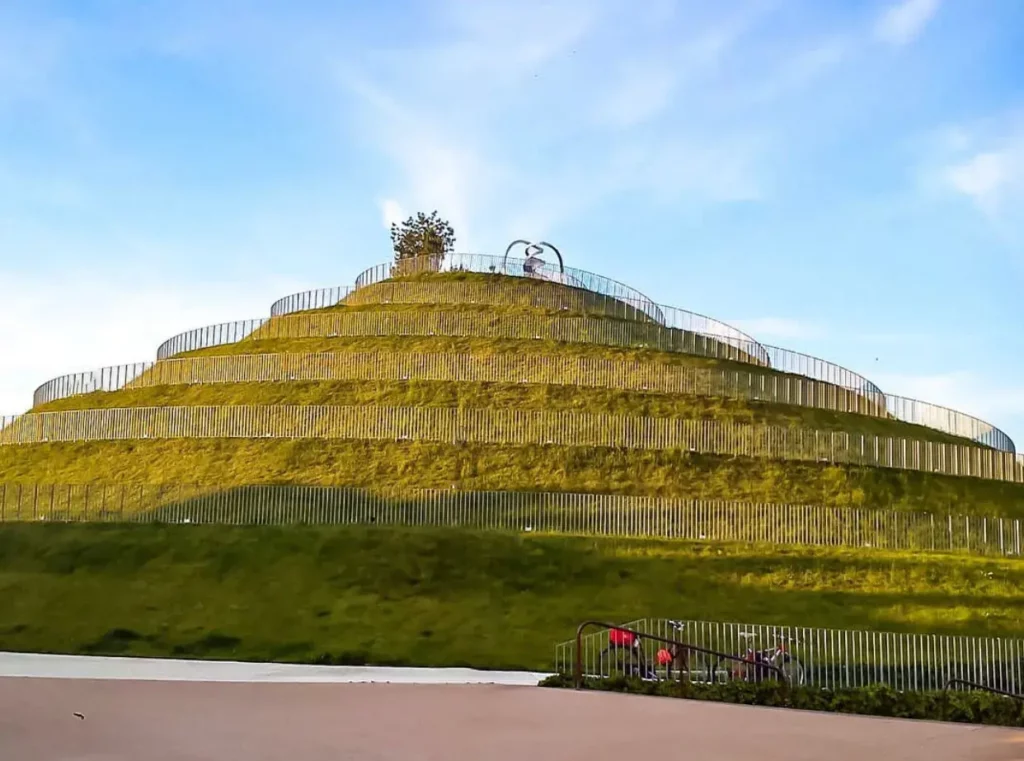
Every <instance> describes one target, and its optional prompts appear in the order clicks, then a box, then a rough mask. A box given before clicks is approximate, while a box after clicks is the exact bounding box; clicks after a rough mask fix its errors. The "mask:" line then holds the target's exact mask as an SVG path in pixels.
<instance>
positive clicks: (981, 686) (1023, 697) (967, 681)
mask: <svg viewBox="0 0 1024 761" xmlns="http://www.w3.org/2000/svg"><path fill="white" fill-rule="evenodd" d="M954 684H961V685H963V686H964V687H973V688H974V689H976V690H984V691H985V692H991V693H993V694H995V695H1002V696H1003V697H1006V698H1014V699H1015V700H1020V701H1024V695H1019V694H1017V693H1016V692H1007V691H1006V690H1000V689H999V688H997V687H989V686H988V685H987V684H982V683H981V682H972V681H971V680H970V679H950V680H949V681H948V682H946V686H945V687H943V688H942V691H943V692H949V688H950V687H952V686H953V685H954Z"/></svg>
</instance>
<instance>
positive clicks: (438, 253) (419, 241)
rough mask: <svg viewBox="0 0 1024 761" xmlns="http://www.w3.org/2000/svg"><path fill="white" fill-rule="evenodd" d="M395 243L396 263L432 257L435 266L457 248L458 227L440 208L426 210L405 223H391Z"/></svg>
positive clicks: (431, 261)
mask: <svg viewBox="0 0 1024 761" xmlns="http://www.w3.org/2000/svg"><path fill="white" fill-rule="evenodd" d="M391 244H392V245H393V246H394V249H395V264H398V263H399V262H401V261H403V260H405V259H412V258H414V257H419V256H426V257H430V258H429V259H428V260H426V261H429V262H430V265H429V266H430V268H431V269H437V268H440V266H441V261H442V260H443V259H444V257H445V255H446V254H450V253H451V252H452V251H454V250H455V230H453V229H452V226H451V225H450V224H449V223H448V221H447V220H444V219H441V217H440V216H438V213H437V212H436V211H432V212H431V213H430V216H427V215H426V214H424V213H423V212H422V211H421V212H419V213H418V214H417V215H416V216H415V217H409V218H408V219H407V220H405V221H404V222H403V223H402V224H401V225H399V224H397V223H395V222H392V223H391Z"/></svg>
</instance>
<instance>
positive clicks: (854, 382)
mask: <svg viewBox="0 0 1024 761" xmlns="http://www.w3.org/2000/svg"><path fill="white" fill-rule="evenodd" d="M414 261H415V260H414ZM501 262H502V260H501V257H494V256H483V255H457V256H455V257H453V258H452V259H451V260H449V261H448V262H446V264H445V265H442V267H441V268H439V267H438V266H437V265H436V264H435V263H434V262H433V261H430V262H428V265H429V266H426V267H420V266H419V265H410V264H409V263H408V262H407V263H404V264H403V268H404V269H405V270H406V271H408V270H409V269H410V268H418V269H417V271H424V272H431V271H443V267H444V266H447V267H448V271H451V270H453V269H454V270H457V269H459V268H462V269H464V270H469V271H474V272H475V271H484V272H489V271H490V267H491V266H492V265H493V266H494V267H495V269H496V270H497V269H498V268H500V266H501ZM522 262H523V260H510V264H509V266H508V267H507V268H506V270H509V269H512V268H514V267H519V268H521V267H522ZM394 268H395V265H394V264H393V263H389V264H382V265H378V266H376V267H373V268H370V269H368V270H366V271H365V272H363V273H362V274H361V275H360V276H359V278H358V279H357V285H356V288H348V287H336V288H323V289H318V290H314V291H306V292H303V293H298V294H292V295H291V296H286V297H285V298H282V299H279V300H278V301H277V302H275V304H274V306H273V307H272V309H271V311H272V314H274V315H275V316H283V315H287V314H291V313H294V312H299V311H306V310H309V309H317V308H323V307H329V306H332V305H334V304H337V303H338V302H340V301H341V300H342V299H344V298H345V297H346V296H348V295H350V294H351V293H352V292H353V291H355V290H358V289H359V288H361V287H365V286H367V285H373V284H375V283H378V282H381V281H383V280H387V279H389V278H390V277H391V276H392V274H393V271H394ZM551 272H552V273H554V272H555V271H554V270H553V269H552V270H551ZM505 274H514V273H512V272H506V273H505ZM566 277H567V278H574V279H575V280H574V282H573V284H574V285H578V284H580V283H591V284H593V285H594V287H597V288H601V289H603V291H605V292H606V293H600V292H597V291H595V293H599V295H602V296H607V297H608V298H610V299H615V300H617V301H620V302H623V303H624V304H626V305H628V306H629V308H631V309H633V308H635V309H639V310H641V311H644V312H645V313H646V314H648V315H652V313H653V314H656V315H659V324H660V325H662V326H664V327H667V328H675V329H681V330H686V331H689V332H692V333H696V334H701V335H707V336H711V337H713V338H715V339H716V340H722V341H724V342H726V343H728V344H729V345H731V346H733V347H735V348H736V349H738V350H739V351H740V352H741V353H742V354H746V355H748V357H749V358H750V359H753V360H754V361H753V364H765V365H769V366H770V367H771V368H772V369H773V370H775V371H778V372H782V373H789V374H793V375H798V376H802V377H805V378H810V379H813V380H816V381H820V382H823V383H828V384H832V385H835V386H838V387H839V388H842V389H846V390H849V391H853V392H855V393H857V394H860V395H861V396H863V397H864V398H865V399H866V400H867V401H868V402H869V404H868V408H869V409H871V408H873V407H877V408H878V410H879V412H878V413H875V412H874V410H872V412H869V413H868V414H881V411H883V410H884V411H885V412H886V413H887V414H888V415H889V416H891V417H892V418H894V419H896V420H900V421H901V422H905V423H911V424H915V425H922V426H925V427H928V428H932V429H934V430H939V431H942V432H944V433H949V434H951V435H955V436H962V437H965V438H969V439H971V440H973V441H976V442H978V443H980V444H983V445H985V446H989V447H992V448H994V449H998V450H1001V451H1006V452H1015V451H1016V448H1015V446H1014V443H1013V440H1012V439H1011V438H1010V437H1009V436H1008V435H1007V434H1006V433H1004V432H1003V431H1001V430H1000V429H999V428H997V427H995V426H993V425H992V424H990V423H988V422H986V421H984V420H981V419H979V418H976V417H973V416H971V415H967V414H965V413H963V412H958V411H956V410H952V409H949V408H947V407H943V406H941V405H935V404H930V403H928V402H922V401H920V400H916V399H909V398H905V397H900V396H895V395H891V394H885V393H883V392H882V390H881V389H880V388H878V386H876V385H875V384H874V383H872V382H871V381H870V380H868V379H867V378H865V377H864V376H863V375H860V374H859V373H855V372H853V371H852V370H849V369H847V368H844V367H842V366H840V365H836V364H834V363H832V362H827V361H826V360H823V359H819V358H817V357H812V356H810V355H807V354H802V353H800V352H794V351H790V350H788V349H783V348H780V347H775V346H766V345H763V344H760V343H758V342H756V341H754V340H753V339H752V338H749V337H745V338H744V339H740V338H739V337H738V335H743V336H745V334H741V333H740V332H739V331H736V330H735V329H734V328H731V327H730V326H728V325H726V324H725V323H721V322H719V321H717V320H712V319H711V318H704V317H703V316H702V315H697V314H695V313H693V312H688V311H686V310H680V309H676V308H674V307H669V306H663V305H657V304H654V303H653V302H652V301H651V300H650V299H648V298H647V297H646V296H643V295H642V294H639V292H637V291H635V290H633V289H631V288H629V287H628V286H624V285H622V284H621V283H618V282H617V281H614V280H611V279H609V278H604V277H602V276H600V275H594V274H593V273H588V272H584V271H583V270H572V269H569V270H567V275H566ZM579 287H584V286H583V285H580V286H579ZM702 320H708V322H707V323H705V322H702ZM270 321H271V320H270V319H267V318H260V319H254V320H240V321H236V322H229V323H221V324H219V325H212V326H207V327H203V328H197V329H195V330H191V331H187V332H185V333H181V334H179V335H177V336H174V337H173V338H170V339H168V340H167V341H165V342H164V343H163V344H162V345H161V346H160V348H159V349H158V350H157V359H158V360H165V359H167V358H169V357H172V356H174V355H177V354H181V353H183V352H188V351H195V350H198V349H204V348H209V347H213V346H222V345H226V344H231V343H236V342H238V341H241V340H242V339H244V338H247V337H249V336H251V335H252V334H253V333H254V332H255V331H257V330H258V329H259V328H261V327H262V326H264V325H266V324H267V323H268V322H270ZM730 331H733V333H732V334H730V335H721V333H730ZM735 358H736V359H738V360H739V361H749V360H747V359H746V358H743V357H742V356H737V357H735ZM757 359H761V362H758V361H757ZM136 366H137V365H123V366H119V367H116V368H104V369H102V370H97V371H91V372H86V373H75V374H72V375H67V376H62V377H60V378H55V379H53V380H51V381H49V382H47V383H45V384H43V386H41V387H40V388H39V389H37V391H36V398H37V401H36V404H40V403H45V402H49V401H54V400H56V399H59V398H64V397H66V396H71V395H75V394H81V393H89V392H90V391H100V390H103V391H112V390H116V389H117V388H121V387H123V385H124V384H125V383H127V382H128V381H129V380H131V379H132V378H134V377H136V375H131V377H130V378H129V377H128V375H125V373H128V374H129V375H130V374H132V373H137V372H143V371H141V370H140V371H135V370H130V369H127V368H132V367H136ZM126 379H127V380H126ZM38 400H41V401H38Z"/></svg>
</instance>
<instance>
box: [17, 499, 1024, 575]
mask: <svg viewBox="0 0 1024 761" xmlns="http://www.w3.org/2000/svg"><path fill="white" fill-rule="evenodd" d="M4 520H6V521H38V520H45V521H128V522H142V523H148V522H153V521H164V522H169V523H183V522H189V523H197V524H200V523H213V524H237V525H289V524H298V523H303V524H312V525H334V524H338V525H344V524H368V523H379V524H388V525H390V524H394V525H404V526H433V527H447V528H453V527H461V528H468V529H481V530H495V531H514V532H536V533H554V534H567V535H575V536H600V537H618V538H632V539H663V540H679V541H706V542H739V543H745V544H766V545H776V546H807V547H850V548H860V549H864V548H866V549H871V550H890V551H891V550H898V551H925V552H927V551H936V552H963V553H970V554H974V555H989V556H1004V557H1005V556H1015V557H1019V556H1020V555H1021V554H1022V553H1024V525H1022V521H1021V520H1019V519H1011V518H993V517H985V516H974V515H952V514H946V515H944V514H941V513H926V512H919V511H916V512H911V511H900V510H891V509H867V508H854V507H825V506H818V505H786V504H761V503H748V502H730V501H722V500H694V499H673V498H659V497H626V496H616V495H609V494H574V493H564V492H502V491H483V492H475V491H458V490H452V489H414V490H390V491H389V490H384V491H370V490H366V489H358V488H349V487H338V486H299V485H295V486H286V485H248V486H237V485H215V484H213V485H211V484H139V483H116V484H103V483H86V484H21V483H0V521H4Z"/></svg>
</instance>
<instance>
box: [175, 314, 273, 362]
mask: <svg viewBox="0 0 1024 761" xmlns="http://www.w3.org/2000/svg"><path fill="white" fill-rule="evenodd" d="M268 322H270V318H267V317H259V318H256V319H254V320H235V321H234V322H222V323H219V324H217V325H207V326H206V327H202V328H195V329H193V330H187V331H185V332H184V333H179V334H178V335H176V336H173V337H172V338H168V339H167V340H166V341H164V342H163V343H162V344H160V347H159V348H158V349H157V350H156V358H157V359H158V360H159V359H167V358H168V357H173V356H174V355H175V354H181V353H183V352H186V351H198V350H199V349H209V348H210V347H212V346H224V345H225V344H233V343H238V342H239V341H241V340H242V339H243V338H248V337H249V336H250V335H252V334H253V333H255V332H256V331H257V330H259V329H260V328H261V327H263V326H264V325H266V324H267V323H268Z"/></svg>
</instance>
